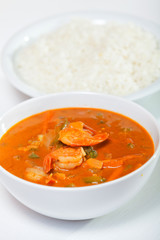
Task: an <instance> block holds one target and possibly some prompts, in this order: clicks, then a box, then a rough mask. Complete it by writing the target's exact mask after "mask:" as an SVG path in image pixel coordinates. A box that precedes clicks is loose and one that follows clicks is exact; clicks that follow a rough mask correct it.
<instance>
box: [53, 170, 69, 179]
mask: <svg viewBox="0 0 160 240" xmlns="http://www.w3.org/2000/svg"><path fill="white" fill-rule="evenodd" d="M54 177H56V178H58V179H60V180H64V179H65V178H66V175H65V174H64V173H59V172H57V173H55V174H54Z"/></svg>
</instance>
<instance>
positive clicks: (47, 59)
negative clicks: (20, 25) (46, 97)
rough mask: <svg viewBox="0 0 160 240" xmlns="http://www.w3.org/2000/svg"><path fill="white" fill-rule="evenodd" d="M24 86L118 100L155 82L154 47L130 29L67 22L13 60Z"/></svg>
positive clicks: (158, 73)
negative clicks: (91, 92)
mask: <svg viewBox="0 0 160 240" xmlns="http://www.w3.org/2000/svg"><path fill="white" fill-rule="evenodd" d="M15 67H16V70H17V72H18V74H19V75H20V77H21V78H22V79H23V80H24V81H25V82H26V83H28V84H29V85H31V86H33V87H35V88H36V89H38V90H40V91H42V92H45V93H52V92H64V91H81V90H82V91H93V92H102V93H109V94H113V95H119V96H124V95H128V94H130V93H133V92H135V91H137V90H140V89H142V88H144V87H146V86H148V85H150V84H151V83H153V82H154V81H155V80H156V79H157V78H158V77H160V46H159V43H158V41H157V39H156V38H155V36H153V35H152V34H151V33H149V32H147V31H145V30H143V29H141V28H140V27H138V26H136V25H134V24H131V23H124V24H120V23H117V22H108V23H106V24H104V25H96V24H93V23H92V22H90V21H89V20H85V19H83V20H82V19H81V20H72V21H71V22H70V23H69V24H67V25H65V26H62V27H61V28H59V29H58V30H56V31H54V32H51V33H49V34H47V35H43V36H41V37H39V38H38V39H37V40H36V41H35V42H34V43H33V44H30V45H29V46H27V47H25V48H23V49H20V50H19V51H18V52H17V54H16V55H15Z"/></svg>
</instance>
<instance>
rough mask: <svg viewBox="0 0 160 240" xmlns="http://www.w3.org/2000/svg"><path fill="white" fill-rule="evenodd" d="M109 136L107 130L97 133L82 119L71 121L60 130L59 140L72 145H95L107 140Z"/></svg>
mask: <svg viewBox="0 0 160 240" xmlns="http://www.w3.org/2000/svg"><path fill="white" fill-rule="evenodd" d="M108 136H109V134H108V133H107V132H105V133H100V134H96V132H95V130H94V129H92V128H90V127H88V126H87V125H85V124H84V123H83V122H80V121H79V122H73V123H70V124H69V125H68V126H67V127H66V128H64V129H62V130H61V131H60V132H59V140H60V141H61V142H63V143H64V144H66V145H68V146H71V147H80V146H93V145H96V144H98V143H101V142H103V141H105V140H106V139H107V138H108Z"/></svg>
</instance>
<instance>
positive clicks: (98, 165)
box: [86, 158, 103, 169]
mask: <svg viewBox="0 0 160 240" xmlns="http://www.w3.org/2000/svg"><path fill="white" fill-rule="evenodd" d="M86 163H87V165H88V166H89V167H91V168H97V169H102V167H103V162H102V161H99V160H97V159H94V158H89V159H88V160H87V161H86Z"/></svg>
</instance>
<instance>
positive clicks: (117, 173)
mask: <svg viewBox="0 0 160 240" xmlns="http://www.w3.org/2000/svg"><path fill="white" fill-rule="evenodd" d="M123 170H124V167H123V166H122V167H119V168H116V169H115V170H114V171H113V173H112V174H111V175H110V176H109V178H108V179H107V181H112V180H115V179H117V178H119V177H120V176H121V174H122V172H123Z"/></svg>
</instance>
